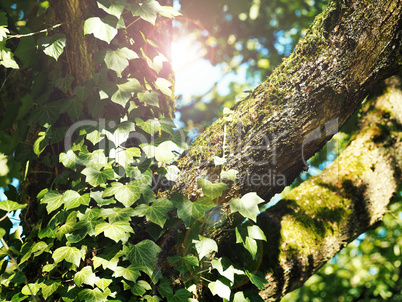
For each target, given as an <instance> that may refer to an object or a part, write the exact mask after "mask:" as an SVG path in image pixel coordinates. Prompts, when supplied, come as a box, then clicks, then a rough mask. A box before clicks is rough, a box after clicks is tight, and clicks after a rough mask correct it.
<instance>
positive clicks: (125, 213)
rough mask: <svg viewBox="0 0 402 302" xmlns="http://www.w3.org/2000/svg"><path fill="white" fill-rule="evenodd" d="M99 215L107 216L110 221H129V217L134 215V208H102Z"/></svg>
mask: <svg viewBox="0 0 402 302" xmlns="http://www.w3.org/2000/svg"><path fill="white" fill-rule="evenodd" d="M101 216H102V217H105V218H106V217H107V219H108V220H109V222H111V223H113V222H117V221H130V220H131V217H132V216H134V209H133V208H130V207H127V208H109V209H102V210H101Z"/></svg>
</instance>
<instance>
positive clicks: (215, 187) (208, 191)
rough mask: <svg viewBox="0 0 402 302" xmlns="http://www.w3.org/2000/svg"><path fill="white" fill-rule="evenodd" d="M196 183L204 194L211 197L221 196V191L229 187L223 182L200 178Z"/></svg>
mask: <svg viewBox="0 0 402 302" xmlns="http://www.w3.org/2000/svg"><path fill="white" fill-rule="evenodd" d="M198 185H199V186H200V187H201V188H202V192H203V193H204V195H205V196H207V197H209V198H211V199H215V198H217V197H219V196H221V195H222V193H223V191H225V190H227V189H229V187H228V186H227V184H225V183H223V182H218V183H211V182H210V181H209V180H207V179H200V180H199V181H198Z"/></svg>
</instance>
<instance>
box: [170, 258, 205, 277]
mask: <svg viewBox="0 0 402 302" xmlns="http://www.w3.org/2000/svg"><path fill="white" fill-rule="evenodd" d="M168 261H169V262H171V263H172V267H174V269H176V270H177V271H179V272H180V273H181V274H182V275H184V274H185V273H187V272H188V271H191V270H192V269H191V266H199V261H198V258H197V257H196V256H193V255H187V256H173V257H169V258H168Z"/></svg>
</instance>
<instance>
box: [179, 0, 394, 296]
mask: <svg viewBox="0 0 402 302" xmlns="http://www.w3.org/2000/svg"><path fill="white" fill-rule="evenodd" d="M401 40H402V5H401V2H400V1H399V0H394V1H368V0H367V1H331V2H330V3H329V5H328V8H327V9H326V10H325V11H324V12H323V13H322V14H321V15H319V16H318V17H317V18H316V20H315V21H314V23H313V24H312V26H311V28H310V30H309V32H308V33H307V35H306V37H305V38H304V40H303V41H301V42H300V43H299V44H298V45H297V47H296V50H295V52H294V53H293V54H292V55H291V56H290V57H289V58H287V59H286V60H284V62H283V63H282V65H281V66H279V67H278V68H277V69H276V70H275V71H274V73H273V74H272V75H271V77H269V78H268V79H267V80H266V81H265V82H263V83H262V84H261V85H260V86H259V87H258V88H257V89H256V90H255V91H253V93H252V94H251V95H250V96H249V97H248V98H246V99H245V100H243V101H241V102H239V103H238V104H237V105H236V106H235V107H234V108H233V110H234V112H233V113H232V114H231V115H230V116H225V117H223V118H221V119H219V120H217V121H216V122H215V123H214V124H213V125H212V126H211V127H209V128H208V129H207V130H206V131H205V132H204V133H203V134H202V135H201V136H200V137H199V138H198V139H197V140H196V141H195V143H194V144H193V145H192V147H191V148H190V150H189V151H188V152H187V153H186V154H185V155H184V156H182V158H181V159H180V160H179V163H178V166H179V167H180V168H181V175H180V180H179V182H178V183H177V184H176V186H175V187H174V188H173V192H181V193H184V195H185V196H186V197H187V198H189V199H190V200H196V199H197V198H199V197H200V196H202V190H201V188H200V187H199V186H198V185H197V182H198V180H199V179H200V178H209V179H212V180H213V179H215V180H216V181H219V180H220V178H219V173H220V172H221V170H222V168H220V167H216V166H215V165H214V163H213V157H214V156H219V157H225V159H226V163H225V164H224V166H223V169H224V170H229V169H236V170H237V171H238V172H239V174H238V178H237V179H236V182H234V183H229V185H230V189H229V190H228V191H227V192H225V196H224V197H223V198H222V199H221V200H220V201H219V203H220V205H221V206H222V207H223V208H224V209H226V211H227V214H228V216H227V220H226V223H225V224H224V225H223V226H222V227H221V228H219V229H212V228H208V227H205V228H201V229H204V231H206V232H208V234H209V237H210V238H213V239H215V240H216V241H217V242H218V245H219V246H220V253H219V256H225V255H226V256H229V257H230V258H231V259H232V260H234V261H235V262H237V263H239V264H241V265H244V264H245V263H246V264H247V265H249V266H250V267H252V268H254V269H255V270H258V271H260V272H263V273H264V274H265V275H266V277H267V280H268V281H269V283H268V284H267V285H266V288H265V289H264V290H262V291H261V293H260V294H261V296H262V297H263V298H264V299H265V300H266V301H278V300H280V298H281V297H283V295H284V294H286V293H287V292H289V291H291V290H293V289H295V288H297V287H299V286H300V285H302V284H303V283H304V282H305V280H307V278H308V277H309V276H311V275H312V274H313V273H315V272H316V271H317V270H318V268H320V267H321V266H322V265H323V264H324V263H325V262H326V261H327V260H329V259H330V258H331V257H332V256H333V255H335V254H336V252H338V251H339V250H340V249H342V247H344V246H345V245H346V244H347V243H348V242H350V241H352V240H353V239H354V238H356V237H357V236H358V235H359V234H360V233H362V232H364V231H366V230H367V229H369V228H371V227H373V226H375V224H376V223H377V222H378V221H380V220H381V217H382V215H383V214H384V212H385V209H386V205H387V204H388V202H389V201H390V199H391V197H392V194H393V193H394V192H395V191H396V185H397V184H398V183H399V182H400V172H399V170H398V168H397V166H398V165H400V164H401V161H400V160H401V157H400V151H398V150H399V149H398V148H400V147H401V145H400V141H401V140H400V136H399V134H398V132H397V131H395V129H397V127H399V126H398V123H399V122H398V120H397V119H396V118H391V120H389V119H388V120H384V119H382V116H381V114H380V116H379V117H378V118H376V119H375V123H385V125H387V124H388V123H389V122H390V121H392V123H393V127H394V128H392V127H391V128H392V129H394V130H393V131H390V132H388V133H387V135H384V133H383V132H382V130H381V129H382V128H381V127H378V126H375V123H373V124H370V123H368V122H367V121H371V122H373V121H374V120H373V119H374V118H375V117H376V115H378V114H379V113H378V107H376V109H375V110H376V111H373V112H374V113H370V114H368V115H367V117H366V118H365V120H364V121H366V124H365V126H362V127H361V134H359V136H357V138H356V140H355V142H354V143H352V144H351V146H350V147H349V149H348V150H347V151H345V153H344V154H343V155H342V157H341V158H340V159H339V160H338V162H337V163H336V164H334V165H333V166H332V167H331V168H329V169H327V172H325V173H324V174H323V175H322V176H320V177H319V178H314V179H312V180H309V181H307V182H306V183H305V184H303V186H300V187H299V188H298V189H295V190H294V191H292V192H291V193H290V195H288V196H287V200H283V201H281V202H280V203H279V204H278V205H276V206H275V207H273V208H272V209H270V210H268V211H267V212H265V213H263V214H262V215H260V216H259V219H258V225H259V226H260V227H261V228H262V229H263V230H264V232H265V233H266V235H267V236H268V237H269V239H268V243H264V244H263V251H264V252H263V253H262V254H260V255H258V259H257V260H256V261H251V260H250V257H249V255H247V252H246V251H244V252H245V253H241V252H238V249H241V248H242V247H241V246H240V245H239V247H237V246H236V245H235V238H233V237H231V235H229V234H230V232H223V231H222V229H233V228H234V227H235V226H237V225H239V224H240V223H241V222H242V221H243V219H242V217H240V215H238V214H230V213H229V212H230V210H229V206H228V202H229V201H230V200H231V199H232V198H233V197H237V196H241V195H243V194H245V193H247V192H257V194H258V195H259V196H260V197H262V198H263V199H265V201H266V202H268V201H269V200H270V198H271V197H272V196H273V195H274V194H275V193H277V192H280V191H281V190H282V189H283V188H284V187H285V186H286V185H289V184H290V183H292V182H293V180H294V179H295V177H296V176H297V175H298V174H299V173H300V172H301V171H302V170H303V169H305V168H307V167H306V165H307V163H306V160H307V159H308V158H310V157H311V156H312V155H313V154H314V153H315V152H317V151H318V150H319V149H321V148H322V147H323V145H324V144H325V143H326V142H327V141H328V140H329V139H330V138H331V137H332V136H333V135H334V134H335V133H336V132H337V131H338V129H340V127H341V126H342V125H343V124H344V123H345V122H346V121H347V120H348V118H349V117H350V116H351V115H352V114H353V113H354V112H355V111H356V110H357V108H359V106H360V104H361V103H362V101H363V100H364V99H365V97H366V96H367V95H368V93H369V91H370V90H371V89H373V88H374V87H376V86H377V85H378V84H379V83H381V82H382V81H383V80H384V79H386V78H387V77H389V76H391V75H393V74H396V73H397V72H398V71H399V70H401V67H402V66H401V57H402V45H401ZM390 94H392V95H398V94H395V91H393V92H392V93H391V92H390ZM398 97H399V98H400V95H399V96H398ZM379 102H380V103H381V102H382V103H384V102H383V101H379ZM399 102H402V100H400V99H399ZM395 104H396V103H394V105H393V106H396V105H395ZM378 106H383V105H378ZM387 106H390V105H387ZM375 112H376V113H375ZM394 114H397V115H398V114H400V113H398V112H395V113H394ZM395 127H396V128H395ZM378 137H382V138H384V140H385V141H386V142H385V141H381V140H378V139H376V138H378ZM379 179H381V184H382V186H379V185H378V184H379ZM251 286H252V285H251ZM247 287H248V285H244V289H246V288H247ZM207 291H208V289H206V290H205V291H203V290H201V291H200V296H199V298H200V299H201V300H200V301H204V300H205V301H206V300H208V301H209V300H211V299H213V298H216V297H211V296H210V293H207ZM204 295H208V297H206V296H204ZM203 299H204V300H203ZM211 301H212V300H211Z"/></svg>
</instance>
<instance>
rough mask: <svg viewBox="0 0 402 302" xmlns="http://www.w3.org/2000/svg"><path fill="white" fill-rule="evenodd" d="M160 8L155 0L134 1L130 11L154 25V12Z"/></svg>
mask: <svg viewBox="0 0 402 302" xmlns="http://www.w3.org/2000/svg"><path fill="white" fill-rule="evenodd" d="M161 9H162V8H161V5H160V4H159V3H158V2H157V1H156V0H148V1H146V2H144V3H134V4H133V5H132V7H131V13H132V14H133V16H139V17H141V19H144V20H145V21H148V22H149V23H151V24H152V25H155V21H156V14H157V13H158V12H159V11H161Z"/></svg>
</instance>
